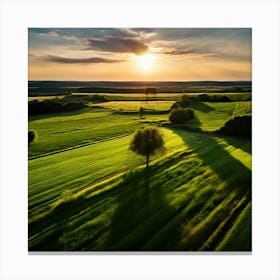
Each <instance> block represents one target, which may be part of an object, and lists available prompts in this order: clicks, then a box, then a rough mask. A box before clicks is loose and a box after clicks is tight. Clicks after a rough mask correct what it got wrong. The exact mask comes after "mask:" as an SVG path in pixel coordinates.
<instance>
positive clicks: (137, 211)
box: [29, 103, 251, 250]
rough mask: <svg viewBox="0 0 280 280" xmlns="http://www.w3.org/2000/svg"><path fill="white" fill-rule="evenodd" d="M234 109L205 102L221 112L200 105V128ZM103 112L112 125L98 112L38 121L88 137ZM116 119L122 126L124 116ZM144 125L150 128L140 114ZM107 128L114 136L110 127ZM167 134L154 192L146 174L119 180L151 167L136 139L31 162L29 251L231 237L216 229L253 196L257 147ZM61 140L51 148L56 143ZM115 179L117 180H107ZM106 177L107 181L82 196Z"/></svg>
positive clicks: (183, 245)
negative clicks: (138, 152)
mask: <svg viewBox="0 0 280 280" xmlns="http://www.w3.org/2000/svg"><path fill="white" fill-rule="evenodd" d="M230 104H232V105H233V103H227V104H222V103H220V104H218V103H217V104H213V103H211V104H205V105H206V106H208V107H209V106H210V105H211V107H212V108H213V110H211V111H212V113H211V114H209V115H208V117H207V112H204V111H203V110H201V108H196V109H197V110H196V113H197V115H198V117H199V118H198V121H197V123H196V124H192V125H194V126H195V125H199V126H200V127H202V128H207V127H208V128H209V127H212V128H213V127H215V126H218V125H219V122H220V121H221V120H219V119H221V118H227V117H228V116H229V115H230V114H231V113H232V111H233V110H234V107H232V106H231V105H230ZM202 106H203V105H202ZM208 107H207V108H208ZM204 109H205V108H204ZM99 112H100V113H101V116H100V119H98V122H97V123H100V122H102V121H105V120H108V118H107V117H108V114H109V115H110V114H111V112H110V111H105V110H100V111H98V110H97V111H96V109H95V110H93V111H90V112H87V111H86V112H84V113H82V114H81V116H79V115H72V114H70V116H69V117H66V116H65V115H64V116H63V117H61V118H60V119H59V117H54V118H46V120H45V121H46V122H45V123H44V121H43V123H41V124H40V123H37V125H38V129H42V128H45V129H50V130H51V129H53V130H54V131H55V130H57V131H59V129H60V128H61V127H62V128H63V129H64V127H66V126H68V127H69V128H70V127H72V128H73V126H75V125H76V127H79V125H82V127H83V128H84V129H85V132H87V129H86V128H87V125H86V123H87V122H88V123H90V124H89V126H91V120H92V119H93V115H94V114H96V113H99ZM105 112H106V114H105V115H104V113H105ZM108 112H109V113H108ZM102 113H103V118H102ZM83 114H86V116H89V117H88V118H85V115H83ZM95 116H96V115H95ZM112 116H113V117H114V121H116V120H118V123H119V120H120V122H121V118H119V117H121V116H118V115H117V119H116V115H114V114H112ZM129 117H132V118H134V117H135V116H129ZM163 118H166V119H167V116H165V117H164V116H160V117H158V116H156V117H155V116H148V117H146V119H144V120H143V121H157V120H160V119H163ZM44 119H45V118H44ZM44 119H42V120H44ZM124 119H125V120H128V116H127V115H124ZM112 120H113V119H111V121H112ZM38 121H39V120H38ZM40 121H41V120H40ZM76 121H77V123H76ZM83 121H84V122H83ZM137 122H138V123H137V125H139V123H140V124H141V122H139V117H138V118H137ZM51 123H53V126H54V128H51V127H52V125H50V124H51ZM128 123H129V122H128ZM33 124H34V123H33ZM107 124H108V125H109V126H110V122H109V123H107ZM107 124H106V123H105V124H104V126H105V125H107ZM55 126H57V127H55ZM123 126H125V124H123ZM119 128H120V127H119ZM103 131H104V133H105V134H104V135H107V134H106V133H108V132H109V129H108V130H106V129H103ZM101 132H102V131H101ZM163 132H164V136H165V140H166V142H167V144H166V146H167V155H165V156H163V157H161V159H160V161H159V162H158V163H157V164H156V165H154V166H152V167H151V171H150V176H149V184H148V187H147V179H146V175H145V172H144V171H143V170H142V169H141V168H140V169H139V168H138V169H137V170H136V171H134V172H132V173H129V174H127V173H124V174H123V175H122V174H119V175H116V173H118V172H121V171H124V169H130V168H135V165H138V164H141V163H142V162H143V161H142V159H141V158H140V157H136V156H135V155H132V154H131V153H130V152H129V151H128V149H127V148H128V143H129V138H130V136H126V137H122V138H119V139H115V140H110V141H106V142H103V143H99V144H95V145H92V146H87V147H83V148H79V149H75V150H71V151H67V152H63V153H59V154H56V155H51V156H47V157H44V158H38V159H35V160H31V161H29V248H30V249H31V250H34V249H35V250H36V249H40V250H44V249H45V250H98V249H124V250H131V249H132V250H135V249H143V250H150V249H152V250H170V249H178V250H184V249H186V250H199V249H203V250H213V249H214V248H215V246H216V245H217V243H219V242H221V240H222V238H223V237H224V234H225V232H224V231H223V228H222V229H221V232H222V233H223V235H222V236H221V235H219V234H216V233H215V229H216V228H217V227H218V226H219V225H221V224H222V223H223V221H225V220H227V217H228V216H229V215H230V211H231V210H232V209H233V208H234V207H235V206H236V205H237V204H238V203H240V201H242V199H244V197H246V195H247V194H248V193H249V191H250V179H251V172H250V169H251V155H250V153H251V146H250V143H249V142H248V141H245V140H242V139H237V138H231V137H227V138H224V139H222V138H214V137H212V136H209V135H206V134H201V133H191V132H186V131H180V130H174V131H171V130H167V129H163ZM64 133H66V134H67V131H66V132H65V131H64ZM79 134H81V133H77V134H76V136H77V137H78V135H79ZM109 134H110V132H109ZM58 136H59V135H58V134H56V137H54V138H53V142H51V143H53V147H55V145H56V143H57V141H58V140H57V139H58ZM74 136H75V135H74ZM74 136H73V137H74ZM84 137H87V133H85V135H82V138H83V139H84ZM104 137H105V136H104ZM74 138H75V137H74ZM41 140H42V139H41V138H40V141H41ZM47 140H48V137H47V136H46V141H47ZM72 140H73V139H70V141H72ZM40 141H39V142H40ZM64 141H66V143H67V141H68V139H67V138H64ZM70 144H71V143H70ZM55 148H56V147H55ZM108 158H110V161H108ZM217 159H218V160H217ZM54 167H55V168H54ZM233 170H234V172H233ZM108 174H111V175H112V178H109V179H106V180H105V178H104V177H106V175H108ZM69 176H70V177H69ZM100 178H103V181H102V182H101V183H95V184H93V185H91V186H90V187H87V188H85V189H84V190H81V188H83V186H85V185H88V184H89V183H90V182H93V181H98V180H99V179H100ZM106 178H107V177H106ZM69 190H71V191H70V192H69ZM147 201H148V203H147ZM231 225H232V221H231ZM224 228H228V225H225V227H224ZM247 237H248V236H247ZM230 239H232V237H229V240H230ZM121 240H122V241H121ZM235 242H238V241H234V240H233V244H235ZM236 244H237V243H236ZM203 246H204V247H203ZM242 249H244V248H241V250H242Z"/></svg>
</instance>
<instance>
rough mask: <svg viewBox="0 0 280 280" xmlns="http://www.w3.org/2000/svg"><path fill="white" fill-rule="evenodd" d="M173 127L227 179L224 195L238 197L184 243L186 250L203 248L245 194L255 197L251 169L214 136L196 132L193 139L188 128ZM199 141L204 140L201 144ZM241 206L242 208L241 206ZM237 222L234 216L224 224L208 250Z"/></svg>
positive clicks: (202, 158) (225, 197)
mask: <svg viewBox="0 0 280 280" xmlns="http://www.w3.org/2000/svg"><path fill="white" fill-rule="evenodd" d="M173 131H174V132H175V133H176V134H177V135H179V136H180V137H181V139H182V140H183V141H184V142H185V143H186V145H187V146H188V147H190V148H191V149H192V150H193V152H194V153H196V154H197V155H198V157H199V158H200V159H201V160H202V161H203V164H204V165H206V166H208V167H210V168H211V169H212V170H213V171H214V172H215V173H216V174H217V175H218V177H219V178H220V179H221V180H222V181H224V182H226V187H225V188H224V189H223V194H222V196H221V198H222V197H223V199H227V197H229V196H230V195H232V194H234V200H233V201H232V202H231V203H230V205H231V207H229V208H225V210H224V211H219V213H218V212H217V213H218V214H217V215H215V216H213V217H212V218H211V220H209V221H208V222H206V221H205V223H206V224H207V226H204V227H203V228H201V229H200V231H199V232H198V233H197V234H194V235H191V236H189V237H187V239H185V241H183V244H182V246H183V247H184V248H185V250H200V248H201V246H203V244H204V243H205V242H206V240H208V238H209V237H210V236H211V235H212V234H213V232H214V231H215V230H216V229H217V228H218V226H219V225H220V224H221V223H222V222H223V221H224V220H225V219H226V218H227V217H228V216H229V215H230V211H231V209H232V207H234V206H236V205H237V203H238V201H240V200H241V199H242V198H243V197H247V198H246V200H250V199H251V170H250V169H248V168H247V167H246V166H245V165H243V164H242V163H241V162H240V161H239V160H237V159H235V158H234V157H232V156H231V155H230V154H229V153H228V152H227V151H226V150H224V149H223V147H221V146H220V145H219V143H218V142H217V141H216V140H215V138H214V137H213V136H211V135H207V134H204V133H192V139H190V137H188V132H187V131H186V130H180V129H173ZM194 136H195V137H196V139H197V140H196V139H195V138H194ZM199 142H200V143H202V144H197V143H199ZM198 191H199V190H198ZM212 196H213V197H214V196H215V194H214V193H213V194H212ZM212 196H209V198H208V199H207V200H206V201H205V203H207V201H210V200H211V199H212ZM220 202H221V201H219V202H217V204H216V206H215V207H218V206H219V203H220ZM244 205H246V204H244ZM242 207H243V206H242ZM241 210H242V208H240V211H241ZM211 211H212V210H211ZM197 213H198V212H197ZM209 214H210V212H209ZM233 222H234V220H233V219H230V220H229V221H228V222H227V224H225V225H224V228H223V231H221V232H219V233H218V234H217V235H216V237H215V238H213V241H212V243H211V245H209V246H208V247H207V248H205V249H204V250H210V251H211V250H212V251H213V250H214V249H215V246H216V245H217V243H218V242H219V240H220V239H221V238H223V236H224V234H225V232H226V231H227V230H228V228H229V227H230V226H231V225H232V223H233ZM183 235H184V233H182V237H183V238H184V236H183Z"/></svg>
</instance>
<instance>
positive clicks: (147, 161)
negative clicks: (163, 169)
mask: <svg viewBox="0 0 280 280" xmlns="http://www.w3.org/2000/svg"><path fill="white" fill-rule="evenodd" d="M146 167H147V168H148V167H149V155H146Z"/></svg>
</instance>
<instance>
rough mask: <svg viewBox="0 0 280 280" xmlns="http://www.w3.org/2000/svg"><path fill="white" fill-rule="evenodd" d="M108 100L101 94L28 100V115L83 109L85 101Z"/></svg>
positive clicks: (97, 101)
mask: <svg viewBox="0 0 280 280" xmlns="http://www.w3.org/2000/svg"><path fill="white" fill-rule="evenodd" d="M106 101H108V100H107V99H106V97H104V96H101V95H67V96H64V97H63V98H54V99H49V100H44V101H38V100H33V101H30V102H28V113H29V114H30V115H41V114H50V113H60V112H68V111H75V110H80V109H83V108H85V107H87V106H86V104H87V103H90V102H92V103H100V102H106Z"/></svg>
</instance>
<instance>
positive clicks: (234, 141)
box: [219, 135, 252, 154]
mask: <svg viewBox="0 0 280 280" xmlns="http://www.w3.org/2000/svg"><path fill="white" fill-rule="evenodd" d="M219 137H220V138H223V139H224V140H225V141H226V142H227V143H228V144H229V145H231V146H233V147H235V148H237V149H241V150H242V151H244V152H246V153H248V154H252V143H251V141H250V140H248V139H245V138H241V137H231V136H222V135H219Z"/></svg>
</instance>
